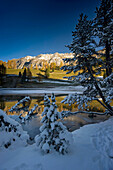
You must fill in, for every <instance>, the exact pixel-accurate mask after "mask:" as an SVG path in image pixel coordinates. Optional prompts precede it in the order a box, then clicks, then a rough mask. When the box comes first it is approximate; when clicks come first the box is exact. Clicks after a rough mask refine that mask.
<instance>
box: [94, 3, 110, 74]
mask: <svg viewBox="0 0 113 170" xmlns="http://www.w3.org/2000/svg"><path fill="white" fill-rule="evenodd" d="M94 30H95V33H96V35H97V36H98V37H99V39H100V42H99V46H104V47H105V60H106V64H105V69H106V75H107V76H109V75H110V74H111V73H112V67H113V64H112V62H113V57H112V58H111V57H110V55H111V52H112V54H113V1H112V0H101V5H100V7H99V8H96V18H95V19H94Z"/></svg>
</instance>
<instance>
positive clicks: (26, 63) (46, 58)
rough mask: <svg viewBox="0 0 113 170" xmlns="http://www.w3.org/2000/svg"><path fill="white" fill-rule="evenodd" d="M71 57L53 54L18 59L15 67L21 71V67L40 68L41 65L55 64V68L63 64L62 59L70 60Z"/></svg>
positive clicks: (69, 55)
mask: <svg viewBox="0 0 113 170" xmlns="http://www.w3.org/2000/svg"><path fill="white" fill-rule="evenodd" d="M71 57H73V54H72V53H54V54H40V55H38V56H26V57H22V58H20V59H16V65H17V68H18V69H22V68H23V67H30V66H31V65H32V67H33V68H35V67H36V65H37V66H38V67H42V66H43V64H45V63H48V64H51V63H55V64H56V66H60V64H61V63H63V60H62V59H63V58H71Z"/></svg>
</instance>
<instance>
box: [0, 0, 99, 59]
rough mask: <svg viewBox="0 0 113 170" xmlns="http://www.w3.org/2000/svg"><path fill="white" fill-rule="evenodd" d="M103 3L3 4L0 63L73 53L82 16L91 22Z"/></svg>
mask: <svg viewBox="0 0 113 170" xmlns="http://www.w3.org/2000/svg"><path fill="white" fill-rule="evenodd" d="M99 5H100V0H1V1H0V60H3V61H7V60H10V59H12V58H20V57H24V56H26V55H32V56H35V55H39V54H42V53H55V52H59V53H60V52H63V53H64V52H70V51H69V50H68V48H66V47H65V45H68V44H70V43H71V41H72V31H74V28H75V25H76V24H77V20H78V17H79V14H80V13H81V12H83V13H84V14H86V15H88V16H89V19H92V18H93V17H94V16H95V13H94V11H95V8H96V6H99Z"/></svg>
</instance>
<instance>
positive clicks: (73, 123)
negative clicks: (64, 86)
mask: <svg viewBox="0 0 113 170" xmlns="http://www.w3.org/2000/svg"><path fill="white" fill-rule="evenodd" d="M48 94H49V97H50V93H48ZM55 95H56V104H57V106H58V108H57V109H58V111H59V112H61V111H62V110H66V111H71V112H74V111H77V106H75V105H74V104H73V105H71V106H69V105H68V104H63V103H61V101H62V100H63V99H64V97H66V94H58V93H56V94H55ZM25 96H26V94H24V93H21V91H20V93H18V94H16V93H12V94H11V91H10V90H9V93H8V94H2V95H0V109H2V110H4V111H5V112H6V113H7V114H8V115H19V114H20V113H19V112H18V113H17V112H13V113H11V112H9V109H10V108H11V107H12V106H14V105H15V104H16V103H17V102H18V101H19V100H21V99H23V98H24V97H25ZM30 97H31V102H30V104H29V109H31V108H33V106H34V104H38V106H39V107H38V108H37V109H36V114H35V115H34V116H33V117H32V119H31V120H29V121H27V122H26V123H25V124H23V125H22V126H23V129H24V130H26V131H28V133H29V135H30V137H31V138H34V137H35V136H36V135H37V134H39V133H40V131H39V128H40V126H41V123H40V120H41V118H42V116H41V113H42V112H43V110H44V101H43V99H44V93H30ZM21 113H22V114H23V116H25V115H26V112H23V111H21ZM107 118H108V117H107V116H96V117H93V118H90V117H88V115H87V114H77V115H73V116H69V117H68V118H65V119H64V120H63V121H62V122H63V124H64V125H66V127H67V128H68V130H69V131H74V130H76V129H79V128H80V127H81V126H84V125H86V124H91V123H98V122H101V121H104V120H106V119H107Z"/></svg>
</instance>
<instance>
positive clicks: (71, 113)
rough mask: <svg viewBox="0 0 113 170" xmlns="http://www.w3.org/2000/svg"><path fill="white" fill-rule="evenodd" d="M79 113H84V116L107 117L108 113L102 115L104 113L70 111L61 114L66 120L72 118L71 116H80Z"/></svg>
mask: <svg viewBox="0 0 113 170" xmlns="http://www.w3.org/2000/svg"><path fill="white" fill-rule="evenodd" d="M79 113H84V114H88V115H91V116H92V115H93V114H94V115H107V113H106V112H105V113H102V112H92V111H91V112H89V111H83V110H81V111H76V112H70V111H64V110H63V111H62V112H61V115H62V117H63V118H65V117H68V116H71V115H76V114H79Z"/></svg>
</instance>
